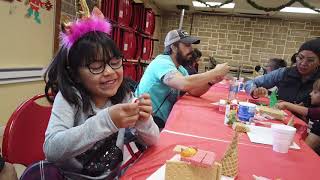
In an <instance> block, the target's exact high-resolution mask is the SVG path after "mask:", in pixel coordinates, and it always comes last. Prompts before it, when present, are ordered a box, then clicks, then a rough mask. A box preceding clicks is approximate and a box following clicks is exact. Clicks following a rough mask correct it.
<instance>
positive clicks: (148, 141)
mask: <svg viewBox="0 0 320 180" xmlns="http://www.w3.org/2000/svg"><path fill="white" fill-rule="evenodd" d="M81 5H82V4H81ZM82 8H83V6H82ZM75 22H76V23H75ZM75 22H71V23H68V24H66V27H65V28H63V29H64V30H63V31H62V35H63V37H64V38H63V39H62V46H61V48H60V49H59V51H58V53H57V55H56V57H55V58H54V59H53V61H52V62H51V64H50V66H49V67H48V69H47V71H46V73H45V77H46V78H45V79H46V88H45V93H46V96H47V98H48V99H50V100H53V99H52V97H51V96H50V94H51V93H52V94H54V95H55V98H54V102H53V106H52V111H51V116H50V120H49V124H48V127H47V130H46V132H45V141H44V145H43V150H44V154H45V157H46V160H48V161H49V162H51V163H54V165H56V166H58V167H59V168H61V170H62V172H63V173H62V174H63V175H64V176H65V177H66V178H67V179H95V180H98V179H101V180H102V179H114V178H115V179H117V178H118V177H119V176H120V175H121V174H120V173H121V172H120V166H121V163H122V161H123V156H124V152H123V151H124V142H125V139H126V133H125V132H126V130H132V132H134V134H135V135H136V138H137V139H138V140H139V142H141V143H143V144H144V145H146V146H149V145H153V144H155V143H156V142H157V140H158V137H159V128H158V127H157V125H156V124H155V122H154V121H153V118H152V116H151V113H152V103H151V99H150V96H149V95H148V94H142V95H141V96H139V99H138V100H137V99H135V98H134V97H133V93H132V92H131V91H130V89H129V87H128V84H127V82H126V81H125V80H123V66H122V61H123V60H122V54H121V52H120V50H119V49H118V48H117V46H116V44H115V43H114V41H113V40H112V39H111V38H110V34H111V28H112V27H111V24H109V22H108V21H106V20H105V19H104V17H103V14H102V13H101V11H100V10H99V9H97V8H94V9H93V13H92V15H91V16H89V17H88V16H85V18H84V19H77V20H76V21H75ZM83 27H85V28H84V29H83ZM79 28H82V31H79ZM68 29H72V30H73V31H67V30H68Z"/></svg>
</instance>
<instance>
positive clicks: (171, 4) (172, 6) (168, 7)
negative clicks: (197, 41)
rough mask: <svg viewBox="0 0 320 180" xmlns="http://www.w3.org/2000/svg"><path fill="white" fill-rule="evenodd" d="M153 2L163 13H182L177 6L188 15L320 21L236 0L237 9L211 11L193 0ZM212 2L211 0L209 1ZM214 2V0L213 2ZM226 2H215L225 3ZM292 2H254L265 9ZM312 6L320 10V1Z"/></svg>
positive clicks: (319, 17) (313, 1)
mask: <svg viewBox="0 0 320 180" xmlns="http://www.w3.org/2000/svg"><path fill="white" fill-rule="evenodd" d="M149 1H151V2H153V3H154V4H155V5H156V6H157V7H158V8H159V9H160V10H161V11H162V12H180V10H178V9H177V7H176V5H188V6H189V7H190V10H189V11H187V12H186V13H192V12H205V13H212V14H232V15H241V16H260V17H261V16H262V17H276V18H279V17H280V18H284V19H292V18H298V19H308V20H311V19H312V20H316V21H320V14H301V13H285V12H264V11H261V10H257V9H255V8H253V7H252V6H251V5H250V4H248V3H247V1H246V0H234V1H233V2H234V3H235V7H234V8H233V9H221V8H216V9H211V8H197V7H193V5H192V0H149ZM207 1H210V0H207ZM211 1H214V0H211ZM223 1H224V0H215V2H223ZM289 1H290V0H254V2H256V3H257V4H259V5H261V6H264V7H277V6H279V5H282V4H285V3H287V2H289ZM306 1H307V2H308V3H310V4H311V5H313V6H315V7H317V8H319V9H320V0H306ZM292 7H302V5H301V4H300V3H297V2H296V3H295V4H293V5H292Z"/></svg>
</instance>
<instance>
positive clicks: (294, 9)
mask: <svg viewBox="0 0 320 180" xmlns="http://www.w3.org/2000/svg"><path fill="white" fill-rule="evenodd" d="M280 11H281V12H290V13H307V14H318V12H316V11H314V10H312V9H309V8H301V7H285V8H283V9H281V10H280Z"/></svg>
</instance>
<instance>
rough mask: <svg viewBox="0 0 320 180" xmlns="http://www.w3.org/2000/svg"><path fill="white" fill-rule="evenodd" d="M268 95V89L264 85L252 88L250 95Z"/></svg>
mask: <svg viewBox="0 0 320 180" xmlns="http://www.w3.org/2000/svg"><path fill="white" fill-rule="evenodd" d="M267 95H268V90H267V89H266V88H264V87H258V88H256V89H254V90H253V92H252V96H253V97H258V98H260V97H265V96H267Z"/></svg>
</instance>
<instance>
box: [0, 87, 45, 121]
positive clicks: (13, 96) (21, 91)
mask: <svg viewBox="0 0 320 180" xmlns="http://www.w3.org/2000/svg"><path fill="white" fill-rule="evenodd" d="M43 92H44V83H43V81H35V82H26V83H16V84H5V85H0V97H1V102H0V104H1V110H0V126H4V125H5V124H6V122H7V121H8V119H9V118H10V116H11V114H12V112H13V111H14V110H15V109H16V108H17V107H18V106H19V105H20V104H21V103H22V102H24V101H25V100H27V99H29V98H31V97H33V96H34V95H37V94H41V93H43Z"/></svg>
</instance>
